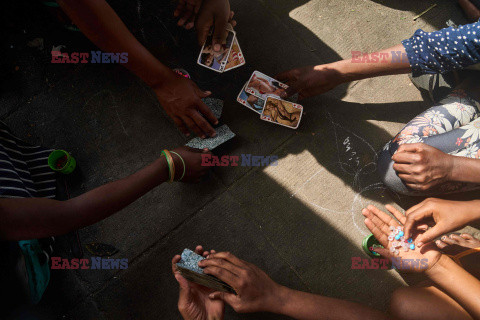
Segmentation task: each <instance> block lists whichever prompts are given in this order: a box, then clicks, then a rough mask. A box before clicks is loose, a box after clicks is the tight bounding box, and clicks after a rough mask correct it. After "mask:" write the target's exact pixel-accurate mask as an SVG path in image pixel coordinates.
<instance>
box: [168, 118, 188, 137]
mask: <svg viewBox="0 0 480 320" xmlns="http://www.w3.org/2000/svg"><path fill="white" fill-rule="evenodd" d="M172 119H173V122H175V124H176V125H177V128H178V130H180V132H181V133H183V134H184V135H185V136H186V137H189V136H190V132H189V131H188V129H187V126H185V123H184V122H183V121H182V119H180V118H179V117H173V118H172Z"/></svg>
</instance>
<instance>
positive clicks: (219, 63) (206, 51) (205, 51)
mask: <svg viewBox="0 0 480 320" xmlns="http://www.w3.org/2000/svg"><path fill="white" fill-rule="evenodd" d="M234 38H235V32H234V31H232V30H228V35H227V40H226V44H224V45H222V48H221V49H220V51H219V52H215V51H213V43H212V41H213V33H212V32H211V33H210V34H209V35H208V37H207V40H206V41H205V43H204V44H203V47H202V50H200V55H199V56H198V59H197V63H198V64H199V65H201V66H204V67H205V68H208V69H211V70H214V71H217V72H223V71H224V70H225V65H226V64H227V61H228V56H229V55H230V51H231V49H232V44H233V40H234Z"/></svg>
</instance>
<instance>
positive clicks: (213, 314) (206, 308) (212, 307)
mask: <svg viewBox="0 0 480 320" xmlns="http://www.w3.org/2000/svg"><path fill="white" fill-rule="evenodd" d="M189 286H190V290H189V294H190V299H188V302H187V303H188V305H187V306H186V311H187V312H188V313H189V316H190V317H189V318H188V319H191V320H205V319H223V310H224V308H225V304H224V302H223V301H222V300H212V299H210V298H208V295H209V294H210V293H212V292H214V290H211V289H209V288H206V287H203V286H200V285H197V284H195V283H191V282H190V283H189Z"/></svg>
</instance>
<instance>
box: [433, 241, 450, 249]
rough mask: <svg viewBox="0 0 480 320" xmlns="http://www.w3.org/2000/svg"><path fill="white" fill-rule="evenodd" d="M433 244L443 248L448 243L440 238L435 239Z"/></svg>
mask: <svg viewBox="0 0 480 320" xmlns="http://www.w3.org/2000/svg"><path fill="white" fill-rule="evenodd" d="M435 244H436V245H437V247H438V248H439V249H443V248H445V247H446V246H448V244H446V243H445V242H443V241H442V240H437V241H435Z"/></svg>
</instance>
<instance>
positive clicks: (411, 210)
mask: <svg viewBox="0 0 480 320" xmlns="http://www.w3.org/2000/svg"><path fill="white" fill-rule="evenodd" d="M423 205H425V200H423V201H422V202H420V203H417V204H416V205H414V206H413V207H411V208H410V209H408V210H407V211H405V215H406V216H407V217H408V215H409V214H410V213H412V212H414V211H415V210H417V209H418V208H420V207H422V206H423Z"/></svg>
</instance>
